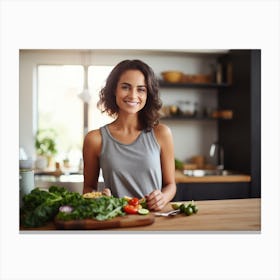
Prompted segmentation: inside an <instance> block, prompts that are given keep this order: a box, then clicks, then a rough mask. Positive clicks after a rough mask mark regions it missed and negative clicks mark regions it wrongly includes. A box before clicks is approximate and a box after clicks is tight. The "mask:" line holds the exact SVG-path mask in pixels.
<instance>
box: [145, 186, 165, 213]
mask: <svg viewBox="0 0 280 280" xmlns="http://www.w3.org/2000/svg"><path fill="white" fill-rule="evenodd" d="M145 197H146V202H147V206H148V208H149V209H150V210H154V211H160V210H162V209H163V208H164V206H165V205H166V204H167V202H168V201H167V200H166V198H165V195H164V194H163V193H162V192H161V191H160V190H155V191H153V192H151V193H150V194H148V195H146V196H145Z"/></svg>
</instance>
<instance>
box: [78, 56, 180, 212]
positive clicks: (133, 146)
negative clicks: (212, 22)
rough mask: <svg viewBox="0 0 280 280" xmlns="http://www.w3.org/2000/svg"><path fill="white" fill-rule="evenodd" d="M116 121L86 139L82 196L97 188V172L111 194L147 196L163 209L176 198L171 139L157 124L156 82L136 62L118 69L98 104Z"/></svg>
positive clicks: (153, 207) (151, 204) (151, 206)
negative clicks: (101, 175) (100, 173)
mask: <svg viewBox="0 0 280 280" xmlns="http://www.w3.org/2000/svg"><path fill="white" fill-rule="evenodd" d="M98 105H99V107H100V108H102V110H103V112H106V113H108V114H109V115H110V116H114V117H115V120H114V121H113V122H111V123H110V124H108V125H105V126H102V127H101V128H100V129H96V130H93V131H90V132H89V133H88V134H87V135H86V137H85V140H84V146H83V157H84V190H83V192H84V193H88V192H91V191H92V190H97V183H98V177H99V171H100V168H101V170H102V174H103V177H104V183H105V186H106V187H107V189H109V190H110V192H111V193H112V195H113V196H116V197H124V196H128V197H137V198H143V197H145V198H146V200H147V206H148V207H149V209H151V210H161V209H162V208H163V207H164V206H165V205H166V204H167V203H168V202H169V201H170V200H171V199H172V198H173V197H174V195H175V192H176V185H175V176H174V173H175V166H174V151H173V139H172V135H171V131H170V129H169V128H168V127H167V126H165V125H163V124H159V109H160V108H161V100H160V98H159V92H158V83H157V79H156V77H155V75H154V72H153V70H152V69H151V68H150V67H149V66H148V65H147V64H145V63H144V62H142V61H140V60H124V61H122V62H120V63H119V64H117V65H116V67H115V68H114V69H113V70H112V71H111V73H110V75H109V76H108V78H107V80H106V84H105V86H104V88H103V89H102V90H101V92H100V100H99V103H98Z"/></svg>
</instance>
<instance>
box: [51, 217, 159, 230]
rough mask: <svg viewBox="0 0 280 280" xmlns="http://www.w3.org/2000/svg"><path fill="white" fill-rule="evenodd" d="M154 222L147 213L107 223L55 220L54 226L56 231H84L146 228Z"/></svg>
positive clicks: (119, 218)
mask: <svg viewBox="0 0 280 280" xmlns="http://www.w3.org/2000/svg"><path fill="white" fill-rule="evenodd" d="M154 221H155V216H154V214H152V213H149V214H148V215H138V214H135V215H126V216H122V217H116V218H113V219H111V220H107V221H97V220H94V219H84V220H70V221H62V220H58V219H55V220H54V224H55V227H56V228H57V229H63V230H66V229H70V230H72V229H73V230H84V229H108V228H126V227H137V226H146V225H150V224H152V223H154Z"/></svg>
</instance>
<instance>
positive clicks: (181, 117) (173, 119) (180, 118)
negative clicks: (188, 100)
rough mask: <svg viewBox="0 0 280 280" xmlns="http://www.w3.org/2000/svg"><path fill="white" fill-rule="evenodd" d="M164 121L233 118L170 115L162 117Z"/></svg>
mask: <svg viewBox="0 0 280 280" xmlns="http://www.w3.org/2000/svg"><path fill="white" fill-rule="evenodd" d="M160 119H161V120H163V121H165V120H166V121H169V120H170V121H176V120H182V121H217V120H226V121H227V120H232V119H226V118H210V117H187V116H180V115H178V116H168V117H161V118H160Z"/></svg>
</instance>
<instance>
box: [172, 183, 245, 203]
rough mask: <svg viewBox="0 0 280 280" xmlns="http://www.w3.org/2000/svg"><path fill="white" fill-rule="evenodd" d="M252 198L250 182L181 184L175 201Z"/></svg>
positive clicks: (178, 185)
mask: <svg viewBox="0 0 280 280" xmlns="http://www.w3.org/2000/svg"><path fill="white" fill-rule="evenodd" d="M248 197H250V182H238V183H237V182H229V183H228V182H227V183H219V182H215V183H179V184H177V192H176V195H175V197H174V198H173V201H182V200H195V201H198V200H212V199H215V200H217V199H238V198H240V199H241V198H248Z"/></svg>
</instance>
